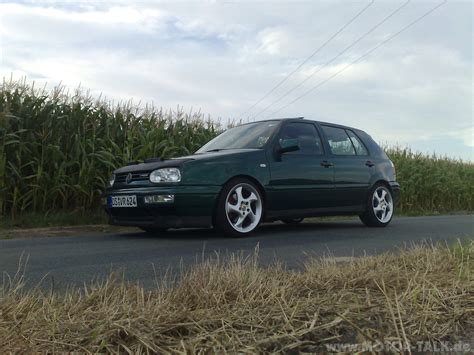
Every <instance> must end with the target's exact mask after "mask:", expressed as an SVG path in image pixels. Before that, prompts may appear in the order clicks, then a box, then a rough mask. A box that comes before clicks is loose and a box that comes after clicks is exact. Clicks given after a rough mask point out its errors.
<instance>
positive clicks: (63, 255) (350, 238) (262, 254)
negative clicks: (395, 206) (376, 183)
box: [0, 215, 474, 289]
mask: <svg viewBox="0 0 474 355" xmlns="http://www.w3.org/2000/svg"><path fill="white" fill-rule="evenodd" d="M458 238H460V239H470V240H474V216H473V215H455V216H436V217H401V218H394V220H393V221H392V223H391V224H390V225H389V226H388V227H387V228H382V229H378V228H367V227H365V226H363V225H362V224H361V223H360V222H359V220H358V219H348V220H337V221H331V222H318V223H303V224H301V225H298V226H287V225H283V224H280V223H275V224H268V225H264V226H262V227H260V229H259V232H258V233H256V234H255V235H253V236H251V237H248V238H244V239H232V238H226V237H224V236H221V235H218V234H217V233H215V232H213V231H209V230H178V231H171V232H168V233H167V234H165V235H164V236H161V237H158V236H150V235H148V234H146V233H143V232H140V231H137V232H136V233H127V234H102V235H92V236H91V235H88V236H68V237H46V238H34V237H32V238H28V239H15V240H0V271H1V272H2V274H3V277H4V278H5V277H7V276H6V275H10V276H12V275H14V274H15V273H16V271H17V270H18V265H19V261H20V258H22V260H23V262H22V264H23V265H24V264H25V263H24V261H25V260H26V259H28V261H27V263H26V270H25V273H24V275H25V279H26V280H27V284H28V285H29V286H32V285H36V284H38V282H40V280H42V281H41V282H42V287H43V288H50V287H54V289H63V288H64V287H65V286H67V285H71V284H75V285H81V286H82V285H83V284H84V283H89V282H91V280H93V279H96V280H97V279H103V278H104V277H106V275H108V274H109V272H110V271H111V270H119V271H120V272H122V273H123V274H124V276H125V278H126V279H127V280H131V281H139V282H140V283H141V284H143V285H144V286H145V287H147V288H150V287H154V285H156V281H155V280H156V279H157V278H159V277H160V275H162V274H163V273H164V272H165V271H166V270H171V271H172V272H179V270H180V265H185V266H190V265H192V264H193V263H196V262H198V261H200V260H202V258H203V257H204V258H206V257H208V256H210V255H215V253H216V252H219V253H220V255H227V254H228V253H232V252H243V253H244V254H245V253H251V252H253V250H254V249H255V247H256V246H257V245H258V246H259V258H260V259H259V260H260V262H261V264H262V265H269V264H271V263H272V262H274V261H275V260H278V261H282V262H284V263H285V264H286V265H287V266H288V267H291V268H293V267H298V266H299V265H301V264H302V262H303V261H304V260H305V258H307V256H308V255H315V256H322V255H328V254H330V255H332V256H336V257H348V256H349V257H350V256H360V255H364V254H375V253H380V252H384V251H388V250H397V249H398V248H400V247H404V246H409V245H411V244H413V243H420V242H422V241H424V240H425V241H432V242H440V241H441V242H445V241H446V242H448V243H452V242H454V241H456V239H458Z"/></svg>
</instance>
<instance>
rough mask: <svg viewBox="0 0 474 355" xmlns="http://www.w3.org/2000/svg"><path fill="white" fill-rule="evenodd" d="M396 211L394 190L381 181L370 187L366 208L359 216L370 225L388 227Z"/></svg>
mask: <svg viewBox="0 0 474 355" xmlns="http://www.w3.org/2000/svg"><path fill="white" fill-rule="evenodd" d="M394 211H395V204H394V202H393V195H392V192H391V191H390V189H389V188H388V187H387V186H386V185H384V184H382V183H379V184H376V185H375V186H374V187H372V188H371V189H370V191H369V193H368V196H367V206H366V210H365V212H364V213H363V214H361V215H360V216H359V218H360V220H361V221H362V223H364V224H365V225H366V226H368V227H386V226H388V224H389V223H390V221H391V220H392V217H393V213H394Z"/></svg>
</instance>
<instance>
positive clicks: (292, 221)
mask: <svg viewBox="0 0 474 355" xmlns="http://www.w3.org/2000/svg"><path fill="white" fill-rule="evenodd" d="M281 221H282V222H283V223H285V224H290V225H296V224H300V223H301V222H303V221H304V218H284V219H282V220H281Z"/></svg>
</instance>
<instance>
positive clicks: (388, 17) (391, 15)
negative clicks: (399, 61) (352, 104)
mask: <svg viewBox="0 0 474 355" xmlns="http://www.w3.org/2000/svg"><path fill="white" fill-rule="evenodd" d="M409 2H410V0H407V1H406V2H404V3H403V4H402V5H401V6H399V7H397V8H396V9H395V10H394V11H392V12H391V13H390V14H389V15H388V16H386V17H385V18H384V19H383V20H382V21H380V22H379V23H377V24H376V25H375V26H373V27H372V28H371V29H370V30H368V31H367V32H366V33H364V34H363V35H362V36H360V37H359V38H358V39H356V40H355V41H354V42H352V43H351V44H350V45H349V46H347V47H346V48H344V49H343V50H342V51H341V52H339V54H337V55H336V56H335V57H333V58H331V59H330V60H329V61H327V62H326V63H324V64H323V65H322V66H320V67H319V68H318V69H317V70H315V71H313V72H312V73H311V74H310V75H308V76H307V77H306V78H305V79H303V80H302V81H300V82H299V83H298V84H296V86H294V87H293V88H291V89H290V90H288V91H287V92H285V93H284V94H283V95H281V96H280V97H278V98H277V99H276V100H275V101H273V102H272V103H271V104H269V105H268V106H266V107H264V108H263V109H262V110H260V111H259V112H258V113H257V114H256V115H255V116H254V117H253V118H256V117H257V116H259V115H261V114H262V113H263V112H265V111H267V110H268V109H269V108H270V107H272V106H273V105H275V104H276V103H278V102H280V101H281V100H282V99H283V98H285V97H286V96H288V95H289V94H291V93H292V92H293V91H295V90H296V89H298V88H299V87H301V86H302V85H303V84H304V83H306V82H307V81H308V80H309V79H311V78H312V77H313V76H315V75H316V74H317V73H319V72H320V71H321V70H323V68H324V67H326V66H327V65H329V64H331V63H332V62H334V61H335V60H336V59H337V58H339V57H340V56H341V55H343V54H344V53H346V52H347V51H348V50H349V49H351V48H352V47H354V46H355V45H356V44H357V43H359V42H360V41H362V40H363V39H364V38H365V37H367V36H368V35H369V34H371V33H372V32H374V31H375V30H376V29H377V28H379V27H380V26H382V25H383V24H384V23H385V22H387V21H388V20H389V19H390V18H391V17H393V16H395V15H396V14H397V13H398V12H399V11H400V10H401V9H402V8H404V7H405V6H407V5H408V3H409Z"/></svg>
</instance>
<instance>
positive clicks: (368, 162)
mask: <svg viewBox="0 0 474 355" xmlns="http://www.w3.org/2000/svg"><path fill="white" fill-rule="evenodd" d="M365 165H367V166H368V167H369V168H371V167H373V166H374V165H375V164H374V163H372V161H370V160H367V161H366V162H365Z"/></svg>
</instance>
